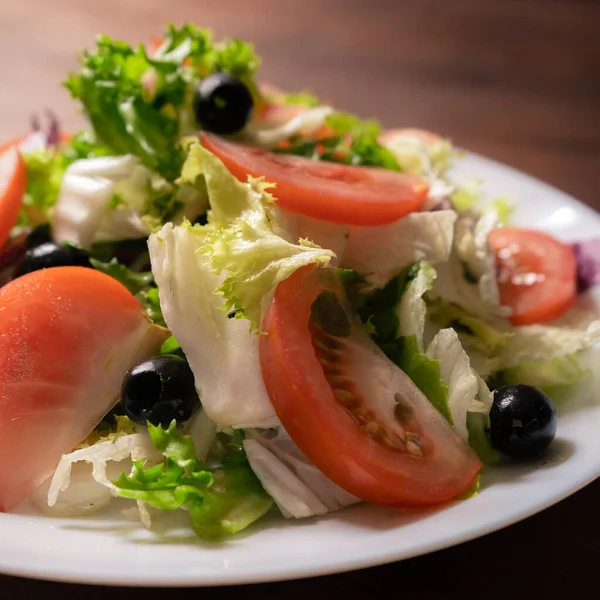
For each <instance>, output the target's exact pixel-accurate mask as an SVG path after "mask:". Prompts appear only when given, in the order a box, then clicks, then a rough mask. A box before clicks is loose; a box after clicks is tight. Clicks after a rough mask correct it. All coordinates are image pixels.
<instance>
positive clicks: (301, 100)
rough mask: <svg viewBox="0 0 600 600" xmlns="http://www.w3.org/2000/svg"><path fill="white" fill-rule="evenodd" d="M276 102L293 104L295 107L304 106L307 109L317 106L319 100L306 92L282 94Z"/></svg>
mask: <svg viewBox="0 0 600 600" xmlns="http://www.w3.org/2000/svg"><path fill="white" fill-rule="evenodd" d="M278 100H279V102H282V103H283V104H294V105H296V106H306V107H307V108H314V107H315V106H318V105H319V99H318V98H317V97H316V96H314V95H313V94H311V93H310V92H306V91H304V92H295V93H291V94H283V96H282V97H281V98H280V99H278Z"/></svg>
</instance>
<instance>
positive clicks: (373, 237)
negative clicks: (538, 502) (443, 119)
mask: <svg viewBox="0 0 600 600" xmlns="http://www.w3.org/2000/svg"><path fill="white" fill-rule="evenodd" d="M259 62H260V61H259V58H258V56H257V55H256V53H255V51H254V48H253V47H252V45H250V44H246V43H244V42H242V41H240V40H235V39H227V40H224V41H214V40H213V38H212V35H211V33H210V31H208V30H206V29H201V28H197V27H195V26H193V25H184V26H182V27H175V26H169V27H168V28H167V29H166V31H165V33H164V36H163V37H162V38H161V39H160V40H157V41H155V42H153V43H149V44H148V45H146V46H139V47H131V46H129V45H128V44H126V43H124V42H122V41H118V40H113V39H110V38H108V37H106V36H100V37H99V38H98V40H97V42H96V47H95V49H93V50H91V51H85V52H83V54H82V55H81V56H80V68H79V70H78V71H77V72H75V73H72V74H70V75H69V77H68V78H67V80H66V81H65V83H64V85H65V87H66V88H67V89H68V91H69V92H70V94H71V96H72V97H73V98H74V100H76V101H77V103H78V104H79V106H80V107H81V109H82V110H83V113H84V115H85V116H86V118H87V121H88V127H87V128H86V129H85V130H84V131H79V132H74V133H73V132H65V131H62V130H61V128H60V125H59V122H58V120H57V119H56V117H55V116H54V115H52V114H48V115H46V116H45V119H44V121H45V123H42V121H41V120H39V119H37V120H34V123H33V125H34V127H33V132H31V133H30V134H27V135H24V136H23V137H22V138H20V139H17V140H13V141H10V142H8V143H6V144H5V145H4V146H2V147H1V148H0V152H1V153H0V247H1V248H2V250H1V251H0V286H1V287H0V456H1V457H2V460H1V461H0V511H5V512H8V511H13V510H16V509H17V508H18V507H19V506H20V505H21V504H22V503H23V502H25V501H28V500H30V501H33V502H35V503H36V504H37V505H38V506H39V507H40V508H41V509H42V510H44V511H45V512H46V513H47V514H48V515H51V516H67V515H68V516H73V515H87V514H90V513H94V512H96V511H98V510H100V509H102V508H103V507H105V506H106V505H109V504H113V503H121V504H122V505H123V510H124V511H125V512H130V511H131V510H132V509H133V511H134V512H135V514H136V515H137V516H138V517H139V518H140V519H141V521H142V522H143V523H144V525H146V526H147V527H152V523H153V521H154V520H155V519H160V518H161V515H162V514H163V512H164V511H174V510H185V511H187V513H188V515H189V521H190V526H191V527H192V528H193V530H194V531H195V532H196V533H197V534H198V536H200V537H201V538H203V539H207V540H211V539H220V538H223V537H225V536H228V535H231V534H235V533H237V532H239V531H241V530H243V529H245V528H246V527H248V526H250V525H251V524H253V523H254V522H255V521H257V520H259V519H261V517H263V516H264V515H266V514H267V513H272V512H278V513H280V514H281V515H283V517H286V518H305V517H311V516H314V515H324V514H326V513H329V512H333V511H336V510H338V509H341V508H343V507H345V506H348V505H351V504H355V503H359V502H370V503H376V504H381V505H386V506H396V507H412V506H426V505H436V504H442V503H447V502H450V501H457V500H460V501H468V499H469V498H470V497H471V496H473V495H474V494H476V493H477V492H478V489H479V486H480V484H481V481H480V480H481V474H482V473H483V472H484V471H485V469H488V468H502V465H503V464H504V463H506V462H507V461H510V460H518V459H519V458H520V457H531V456H536V455H538V454H540V453H541V452H543V451H544V450H545V449H546V448H547V447H548V446H549V444H550V443H551V442H552V440H553V438H554V437H555V433H556V425H557V416H556V410H555V406H554V403H553V401H552V400H551V398H556V397H558V392H559V391H560V392H565V391H567V394H566V395H565V394H564V393H563V394H562V395H563V396H564V397H566V398H567V400H562V401H568V390H569V389H570V386H573V385H576V384H578V383H579V382H581V381H582V380H583V379H585V378H586V377H587V376H588V372H587V370H586V369H585V368H584V366H583V363H582V361H581V358H582V356H583V353H584V352H585V351H586V350H588V349H589V348H591V346H592V345H593V344H594V343H595V342H597V341H598V340H600V320H596V315H594V314H593V313H590V312H589V311H585V310H581V309H579V308H577V306H576V303H577V300H578V297H579V295H580V294H581V293H582V292H583V291H585V289H587V288H588V287H590V286H591V285H594V284H596V283H598V280H599V278H600V275H599V273H600V269H599V268H598V261H597V260H595V258H594V257H595V256H597V254H598V252H596V250H597V249H598V248H596V246H597V243H596V242H581V243H574V244H572V245H567V244H564V243H561V242H559V241H557V240H556V239H554V238H552V237H551V236H549V235H547V234H545V233H542V232H537V231H533V230H525V229H519V228H516V227H514V226H512V225H511V224H510V217H511V204H510V200H508V199H506V198H503V197H499V198H497V199H496V200H494V201H492V202H487V203H486V202H485V201H484V200H483V196H482V194H481V191H480V187H479V185H478V184H477V182H472V183H468V184H463V185H457V184H456V183H455V182H453V180H452V177H451V167H452V164H453V163H454V161H456V160H460V152H458V151H456V150H455V149H454V147H453V146H452V144H451V142H450V141H449V140H447V139H445V138H443V137H442V136H439V135H437V134H434V133H431V132H427V131H423V130H418V129H395V130H390V131H383V130H382V129H381V127H380V126H379V125H378V124H377V123H376V122H375V121H365V120H362V119H360V118H358V117H355V116H353V115H350V114H347V113H344V112H342V111H339V110H336V109H334V108H332V107H330V106H328V105H325V104H322V103H321V102H320V101H319V100H318V99H317V98H315V97H314V96H312V95H311V94H308V93H305V92H302V93H293V94H289V93H285V92H283V91H281V90H279V89H276V88H274V87H273V86H269V85H266V84H264V83H263V82H261V81H260V78H259V76H258V67H259ZM499 192H501V190H499ZM483 482H484V483H485V479H484V480H483ZM484 483H483V484H482V485H484Z"/></svg>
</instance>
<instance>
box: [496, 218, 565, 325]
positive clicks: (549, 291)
mask: <svg viewBox="0 0 600 600" xmlns="http://www.w3.org/2000/svg"><path fill="white" fill-rule="evenodd" d="M489 240H490V245H491V247H492V249H493V251H494V253H495V254H496V264H497V268H498V288H499V291H500V303H501V304H502V305H504V306H509V307H510V308H512V311H513V312H512V316H511V317H510V322H511V323H512V324H513V325H531V324H533V323H545V322H547V321H551V320H552V319H555V318H556V317H559V316H560V315H562V314H563V313H564V312H566V311H567V310H569V309H570V308H571V307H572V306H573V304H574V302H575V299H576V296H577V265H576V262H575V256H574V254H573V251H572V250H571V248H569V246H566V245H565V244H561V243H560V242H559V241H558V240H556V239H554V238H553V237H551V236H549V235H547V234H545V233H542V232H540V231H532V230H528V229H517V228H512V227H510V228H509V227H507V228H500V229H494V230H492V231H491V233H490V236H489Z"/></svg>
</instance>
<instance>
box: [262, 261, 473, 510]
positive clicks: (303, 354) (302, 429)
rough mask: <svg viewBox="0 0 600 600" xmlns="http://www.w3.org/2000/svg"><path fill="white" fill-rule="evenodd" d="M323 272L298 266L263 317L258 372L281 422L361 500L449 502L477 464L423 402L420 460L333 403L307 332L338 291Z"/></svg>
mask: <svg viewBox="0 0 600 600" xmlns="http://www.w3.org/2000/svg"><path fill="white" fill-rule="evenodd" d="M325 271H326V269H322V268H319V267H315V266H312V265H311V266H307V267H303V268H302V269H299V270H298V271H297V272H296V273H294V275H292V276H291V277H290V278H288V279H286V280H285V281H283V282H282V283H280V284H279V285H278V287H277V289H276V290H275V294H274V296H273V298H272V300H271V303H270V304H269V306H268V308H267V310H266V313H265V317H264V321H263V324H262V330H263V331H266V335H262V336H261V337H260V339H259V353H260V361H261V369H262V374H263V380H264V382H265V385H266V388H267V391H268V393H269V397H270V398H271V401H272V403H273V406H274V408H275V412H276V413H277V416H278V417H279V419H280V420H281V423H282V424H283V426H284V427H285V429H286V431H287V432H288V433H289V435H290V436H291V437H292V439H293V440H294V442H295V443H296V444H297V445H298V447H299V448H300V449H301V450H302V452H304V454H305V455H306V456H307V457H308V458H309V460H311V462H313V463H314V464H315V465H316V466H317V467H318V468H319V469H320V470H321V471H322V472H323V473H324V474H325V475H327V476H328V477H329V478H330V479H331V480H332V481H334V482H335V483H337V484H338V485H339V486H340V487H342V488H344V489H345V490H346V491H348V492H350V493H352V494H354V495H356V496H358V497H359V498H361V499H363V500H365V501H368V502H373V503H376V504H382V505H389V506H424V505H432V504H438V503H441V502H445V501H449V500H451V499H453V498H455V497H456V496H458V495H459V494H461V493H463V492H464V491H465V490H467V489H468V488H469V486H470V485H471V483H472V481H473V479H474V478H475V476H476V475H477V473H478V472H479V470H480V469H481V463H480V461H479V459H478V458H477V456H476V455H475V453H474V452H473V450H472V449H471V448H470V447H469V446H468V445H466V444H465V443H464V442H462V441H461V440H460V439H459V438H458V436H456V434H455V433H454V431H453V430H452V428H451V426H450V425H449V424H448V423H447V422H446V421H445V420H444V419H443V417H442V416H441V415H440V414H439V413H437V411H436V410H435V409H434V408H433V407H432V406H431V405H430V404H429V402H428V401H427V400H426V399H425V398H424V397H423V403H424V406H423V409H424V412H423V414H421V415H418V416H424V417H425V418H424V419H423V421H422V422H421V423H420V427H421V431H419V435H420V436H421V437H422V439H423V441H424V447H425V448H426V449H427V453H426V455H425V456H424V457H418V456H414V455H412V454H409V453H407V452H406V451H397V450H393V449H392V448H389V447H387V446H384V445H382V444H380V443H379V442H376V441H375V440H374V439H372V438H371V437H369V436H367V435H366V434H365V432H364V430H363V429H362V428H361V427H360V425H359V424H358V423H357V421H356V420H355V419H354V418H353V417H352V416H351V414H350V413H349V411H348V410H347V409H346V408H344V407H343V406H342V405H341V404H340V402H338V401H337V400H336V399H335V396H334V394H333V390H332V388H331V387H330V384H329V382H328V381H327V379H326V376H325V374H324V370H323V367H322V365H321V363H320V362H319V360H318V358H317V356H316V353H315V351H314V347H313V343H312V339H311V335H310V333H309V329H308V323H309V320H310V317H311V307H312V305H313V303H314V301H315V299H316V298H317V297H318V296H319V294H320V293H321V292H322V291H323V290H324V289H325V290H327V289H329V290H331V291H336V292H339V289H340V288H338V287H337V283H336V281H334V280H331V279H330V280H329V281H328V280H327V277H328V276H327V275H326V274H325ZM383 360H385V361H387V359H386V358H383ZM390 365H391V363H390ZM391 368H393V369H397V367H395V365H391ZM398 371H399V369H398ZM434 433H439V434H440V436H439V438H438V439H433V438H432V435H431V434H434Z"/></svg>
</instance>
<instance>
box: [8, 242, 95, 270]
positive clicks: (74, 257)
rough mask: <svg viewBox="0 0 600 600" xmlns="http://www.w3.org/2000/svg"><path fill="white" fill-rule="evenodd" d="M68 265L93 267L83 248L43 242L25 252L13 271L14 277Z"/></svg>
mask: <svg viewBox="0 0 600 600" xmlns="http://www.w3.org/2000/svg"><path fill="white" fill-rule="evenodd" d="M69 266H74V267H89V268H90V269H92V268H93V267H92V264H91V263H90V256H89V254H88V253H87V252H86V251H85V250H81V249H80V248H75V247H74V246H65V245H63V244H55V243H54V242H45V243H43V244H40V245H39V246H36V247H35V248H30V249H29V250H27V252H25V256H23V259H22V260H21V262H20V263H19V265H18V267H17V269H16V271H15V277H20V276H21V275H25V273H31V272H32V271H39V270H40V269H50V268H52V267H69Z"/></svg>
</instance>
